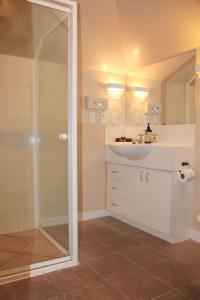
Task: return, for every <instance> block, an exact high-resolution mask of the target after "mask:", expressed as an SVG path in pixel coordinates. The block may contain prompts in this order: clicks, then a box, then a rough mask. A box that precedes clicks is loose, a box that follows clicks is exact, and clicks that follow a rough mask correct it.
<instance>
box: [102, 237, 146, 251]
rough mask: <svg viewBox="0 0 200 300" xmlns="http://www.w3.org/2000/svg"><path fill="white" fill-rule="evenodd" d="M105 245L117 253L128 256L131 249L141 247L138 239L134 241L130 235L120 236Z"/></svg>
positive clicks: (108, 240)
mask: <svg viewBox="0 0 200 300" xmlns="http://www.w3.org/2000/svg"><path fill="white" fill-rule="evenodd" d="M105 245H107V246H108V247H110V248H111V249H113V250H115V251H119V252H122V253H123V254H126V253H127V252H128V251H129V250H130V249H132V248H134V247H136V246H138V245H141V242H140V241H138V240H136V239H133V238H132V237H131V236H130V235H128V234H120V235H118V236H115V237H113V238H109V239H106V240H105Z"/></svg>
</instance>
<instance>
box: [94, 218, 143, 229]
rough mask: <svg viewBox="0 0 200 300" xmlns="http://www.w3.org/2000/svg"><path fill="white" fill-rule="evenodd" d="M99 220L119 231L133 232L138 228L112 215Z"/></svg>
mask: <svg viewBox="0 0 200 300" xmlns="http://www.w3.org/2000/svg"><path fill="white" fill-rule="evenodd" d="M97 222H101V223H104V224H106V225H108V226H111V227H112V228H114V229H115V230H117V231H119V232H120V233H127V232H132V231H136V230H138V229H137V228H136V227H134V226H131V225H129V224H127V223H124V222H122V221H119V220H117V219H115V218H112V217H109V216H108V217H104V218H99V219H98V220H97Z"/></svg>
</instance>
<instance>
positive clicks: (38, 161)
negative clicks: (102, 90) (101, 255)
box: [0, 0, 77, 283]
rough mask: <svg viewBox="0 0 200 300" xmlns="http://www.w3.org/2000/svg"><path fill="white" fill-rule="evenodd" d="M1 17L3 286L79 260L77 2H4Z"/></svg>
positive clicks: (0, 280)
mask: <svg viewBox="0 0 200 300" xmlns="http://www.w3.org/2000/svg"><path fill="white" fill-rule="evenodd" d="M0 22H1V24H3V27H2V26H1V27H2V30H1V29H0V165H1V166H2V169H1V170H0V216H1V221H0V234H1V236H0V283H3V282H6V281H8V280H10V278H11V279H13V278H17V277H20V278H21V277H27V276H32V275H37V274H41V273H42V272H47V271H49V270H54V269H59V268H62V267H67V266H70V265H74V264H76V263H77V149H76V147H77V145H76V140H77V125H76V123H77V116H76V114H77V112H76V111H77V107H76V86H77V84H76V81H77V79H76V28H77V27H76V23H77V18H76V3H75V2H72V1H68V0H56V1H55V0H18V1H16V0H3V1H1V4H0ZM3 29H4V32H6V34H4V32H3Z"/></svg>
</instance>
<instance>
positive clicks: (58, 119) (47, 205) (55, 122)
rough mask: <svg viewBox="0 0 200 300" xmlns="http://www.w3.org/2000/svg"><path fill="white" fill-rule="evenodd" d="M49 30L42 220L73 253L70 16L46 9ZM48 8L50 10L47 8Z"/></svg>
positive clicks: (41, 139) (43, 91)
mask: <svg viewBox="0 0 200 300" xmlns="http://www.w3.org/2000/svg"><path fill="white" fill-rule="evenodd" d="M45 10H46V12H47V13H48V15H49V16H53V18H50V17H49V24H50V26H49V28H50V29H49V31H48V32H47V33H46V34H45V35H44V36H43V37H42V39H41V43H40V47H39V49H38V54H37V62H36V68H37V76H36V80H37V87H38V90H37V95H38V101H37V115H36V125H37V137H38V151H37V160H38V163H37V166H38V167H37V172H38V181H37V190H38V200H39V201H38V204H39V216H38V217H39V218H38V223H39V226H40V228H41V229H42V230H43V232H44V233H45V234H46V235H47V237H49V238H50V239H52V241H53V242H54V243H55V244H56V245H57V246H58V248H59V249H60V251H61V252H62V253H63V254H64V255H65V256H66V255H69V226H68V223H69V189H68V171H69V167H68V165H69V164H68V159H69V149H68V130H69V128H68V127H69V126H68V124H69V118H68V116H69V105H68V103H69V31H70V30H69V26H70V22H69V16H68V15H67V14H66V13H65V12H61V11H55V10H52V9H47V8H45ZM47 10H48V11H47Z"/></svg>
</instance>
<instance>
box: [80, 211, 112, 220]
mask: <svg viewBox="0 0 200 300" xmlns="http://www.w3.org/2000/svg"><path fill="white" fill-rule="evenodd" d="M109 215H110V213H109V211H108V210H107V209H100V210H92V211H85V212H81V213H79V214H78V220H79V221H86V220H92V219H97V218H103V217H107V216H109Z"/></svg>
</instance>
